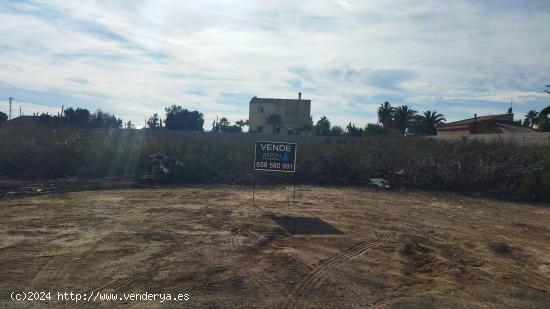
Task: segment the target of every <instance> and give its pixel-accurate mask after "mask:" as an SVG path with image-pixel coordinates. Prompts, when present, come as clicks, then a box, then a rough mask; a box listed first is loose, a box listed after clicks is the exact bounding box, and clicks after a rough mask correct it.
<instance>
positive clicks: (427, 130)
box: [411, 110, 446, 135]
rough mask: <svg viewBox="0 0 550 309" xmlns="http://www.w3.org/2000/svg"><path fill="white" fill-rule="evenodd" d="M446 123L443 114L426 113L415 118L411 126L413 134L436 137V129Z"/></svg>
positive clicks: (435, 112)
mask: <svg viewBox="0 0 550 309" xmlns="http://www.w3.org/2000/svg"><path fill="white" fill-rule="evenodd" d="M445 121H446V119H445V117H444V116H443V114H438V113H437V111H435V110H434V111H425V112H424V113H423V115H417V116H416V117H414V121H413V123H412V124H411V132H412V133H413V134H419V135H436V134H437V129H436V127H437V126H438V125H440V124H442V123H444V122H445Z"/></svg>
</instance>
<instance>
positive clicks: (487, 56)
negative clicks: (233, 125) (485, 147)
mask: <svg viewBox="0 0 550 309" xmlns="http://www.w3.org/2000/svg"><path fill="white" fill-rule="evenodd" d="M538 4H539V1H527V2H522V3H518V4H517V5H516V6H504V5H500V3H499V2H495V3H494V4H492V5H486V4H483V5H481V4H479V3H477V2H473V1H466V0H464V1H453V2H440V1H417V0H414V1H404V0H399V1H351V0H347V1H346V0H340V1H299V2H296V1H277V2H266V1H252V0H245V1H190V2H183V1H139V2H138V1H116V2H111V1H36V2H29V3H19V2H13V3H10V4H8V5H6V6H5V7H4V8H1V9H0V18H1V19H2V23H0V35H1V37H0V38H1V39H2V40H1V42H2V43H1V44H0V65H1V66H2V68H4V69H3V70H1V71H0V81H2V82H4V83H6V84H9V85H11V86H13V87H17V88H18V89H26V90H29V91H35V92H36V91H38V92H40V91H43V92H49V93H51V92H58V93H62V94H64V95H69V96H71V97H74V98H76V99H81V100H83V101H85V102H87V104H92V105H94V106H93V107H94V108H102V109H104V110H108V111H112V112H115V113H117V114H118V115H120V116H122V117H123V118H125V119H131V120H132V121H134V122H136V123H141V122H142V121H143V120H142V119H143V117H144V116H145V115H148V114H149V115H150V114H151V113H154V112H158V113H162V111H163V108H164V107H165V106H167V105H170V104H179V105H182V106H185V107H188V108H193V109H195V108H197V109H199V110H201V111H202V112H203V113H204V114H205V116H206V118H207V121H206V127H207V126H208V125H209V122H208V121H211V120H213V119H215V116H216V115H219V116H220V117H221V116H230V117H229V118H230V119H232V118H234V119H235V120H237V119H239V118H246V117H247V114H248V112H247V108H248V100H246V101H243V102H242V104H241V105H240V106H235V105H234V104H228V103H220V102H223V100H222V101H220V100H218V99H219V96H220V95H223V93H230V92H239V93H250V94H255V95H258V96H265V97H294V96H295V95H296V92H298V91H300V90H301V91H302V92H303V93H304V97H307V98H310V99H312V100H313V108H312V111H313V114H314V117H317V118H318V117H319V116H321V115H327V116H328V117H329V118H333V119H334V121H333V122H335V123H337V124H340V125H345V124H347V123H349V121H348V120H347V119H350V120H352V121H353V122H357V123H361V124H364V123H367V122H374V121H376V118H375V109H376V106H377V104H378V103H380V102H382V101H384V100H389V101H390V102H395V103H398V104H407V103H408V104H413V105H414V106H415V108H416V109H418V110H420V109H422V110H424V109H430V108H431V107H432V106H433V105H434V104H436V103H437V104H445V102H450V101H453V102H455V101H457V100H462V101H464V100H472V101H494V102H502V103H503V104H504V103H506V102H509V101H510V99H514V100H515V101H516V102H518V103H519V104H520V106H521V104H523V106H521V107H520V108H523V109H525V110H527V109H530V108H540V107H541V106H542V105H544V104H548V103H547V101H548V100H547V99H546V98H545V97H544V96H543V95H541V93H542V92H541V88H542V87H543V85H544V84H548V83H549V81H548V79H547V78H548V77H547V72H549V71H550V59H549V58H548V56H547V55H548V50H549V47H550V24H549V20H550V10H549V9H548V8H545V7H544V6H542V5H538ZM297 68H298V70H296V69H297ZM300 72H302V73H304V72H305V73H307V74H301V73H300ZM338 72H340V73H338ZM346 72H348V73H349V72H354V73H357V74H351V73H349V74H348V75H347V77H346V75H345V74H346ZM381 72H386V73H384V74H381ZM388 72H390V73H388ZM331 73H332V74H331ZM409 73H410V74H409ZM400 74H402V75H400ZM79 79H80V80H85V81H86V82H82V83H78V82H75V80H79ZM545 79H546V80H545ZM392 83H393V86H394V87H393V88H392V87H391V86H392ZM395 86H398V87H395ZM6 91H8V90H6ZM197 91H199V92H201V93H202V94H203V95H192V94H189V93H192V92H197ZM10 95H11V94H10V93H5V94H4V93H2V94H1V95H0V97H4V96H10ZM545 102H546V103H545ZM459 108H460V107H459ZM462 108H466V107H462ZM484 108H485V109H487V108H488V107H486V106H485V107H484V106H479V113H482V112H483V111H484V110H483V109H484ZM370 109H372V110H370ZM467 109H468V110H469V111H470V110H471V109H472V108H471V107H467ZM493 109H494V107H491V110H493ZM504 110H505V109H504ZM504 110H503V111H504ZM458 111H459V110H458V109H456V108H455V109H451V108H449V109H448V113H451V114H449V115H446V116H447V119H452V118H455V117H459V116H460V115H461V113H458ZM331 115H333V116H332V117H331Z"/></svg>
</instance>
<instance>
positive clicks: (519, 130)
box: [497, 123, 536, 133]
mask: <svg viewBox="0 0 550 309" xmlns="http://www.w3.org/2000/svg"><path fill="white" fill-rule="evenodd" d="M497 126H498V127H501V128H503V129H505V130H506V131H508V132H509V133H534V132H536V131H535V130H533V129H531V128H526V127H520V126H517V125H512V124H504V123H497Z"/></svg>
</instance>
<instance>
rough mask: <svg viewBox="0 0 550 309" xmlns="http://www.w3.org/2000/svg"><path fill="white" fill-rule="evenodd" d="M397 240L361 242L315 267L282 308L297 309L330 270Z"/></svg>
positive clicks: (387, 237) (383, 238) (384, 238)
mask: <svg viewBox="0 0 550 309" xmlns="http://www.w3.org/2000/svg"><path fill="white" fill-rule="evenodd" d="M396 238H397V237H396V236H395V235H391V234H386V235H380V236H378V237H376V238H375V239H373V240H369V241H363V242H360V243H358V244H356V245H354V246H352V247H350V248H349V249H347V250H345V251H342V252H340V253H338V254H336V255H333V256H332V257H330V258H328V259H326V260H324V261H322V262H321V263H319V264H318V265H317V266H315V268H313V270H312V271H311V272H310V273H309V274H308V275H307V276H306V277H305V278H304V280H302V281H301V282H300V283H298V284H297V285H296V286H295V287H294V288H293V289H292V290H291V291H290V293H289V294H288V296H287V297H286V299H285V300H284V301H283V303H282V304H281V307H282V308H295V307H296V306H297V304H298V301H299V298H300V297H301V296H302V295H304V294H307V293H308V292H309V290H311V289H312V288H315V287H316V286H319V285H320V284H321V282H322V280H324V279H325V278H326V273H327V271H328V270H329V269H330V268H332V267H334V266H336V265H338V264H341V263H343V262H345V261H348V260H351V259H352V258H354V257H356V256H359V255H361V254H363V253H365V252H367V251H368V250H370V249H372V248H375V247H378V246H381V245H382V244H384V243H385V242H386V241H389V240H393V239H396Z"/></svg>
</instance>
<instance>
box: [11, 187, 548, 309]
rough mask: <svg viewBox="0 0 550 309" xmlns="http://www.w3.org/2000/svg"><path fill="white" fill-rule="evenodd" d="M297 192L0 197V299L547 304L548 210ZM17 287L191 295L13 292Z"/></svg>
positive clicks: (338, 191) (442, 198) (153, 304)
mask: <svg viewBox="0 0 550 309" xmlns="http://www.w3.org/2000/svg"><path fill="white" fill-rule="evenodd" d="M292 194H293V193H292V187H278V188H258V189H257V190H256V203H255V205H252V192H251V190H250V188H245V187H190V188H160V189H159V188H156V189H127V190H120V189H119V190H103V191H88V192H70V193H56V194H49V195H43V196H35V197H23V198H8V199H1V200H0V295H1V299H0V307H9V308H11V307H17V308H28V307H36V308H39V307H40V308H43V307H67V306H71V307H100V308H110V307H113V306H114V305H115V304H116V305H122V306H124V307H128V308H145V307H147V308H176V307H177V308H181V307H190V308H192V307H197V308H199V307H200V308H243V307H244V308H264V307H268V308H304V307H306V308H365V307H374V308H384V307H385V308H440V307H443V308H453V307H456V308H505V307H515V308H518V307H519V308H548V305H549V304H550V207H544V206H543V205H530V204H520V203H510V202H501V201H494V200H488V199H482V198H471V197H463V196H459V195H452V194H435V193H421V192H415V193H410V192H403V193H395V192H391V193H390V192H383V191H376V190H370V189H365V188H325V187H306V186H301V187H297V191H296V201H295V202H293V201H292ZM308 218H309V219H308ZM315 218H317V219H319V220H317V219H315ZM279 224H281V225H282V226H281V225H279ZM12 291H55V293H57V291H74V292H81V293H87V294H88V295H90V294H91V293H95V295H98V294H97V293H119V294H120V295H122V294H123V293H143V292H145V291H147V292H149V293H173V294H177V293H188V294H189V300H188V301H184V302H164V303H160V302H158V301H148V302H143V301H117V302H113V301H96V302H93V301H90V302H82V301H81V302H79V303H76V304H75V303H72V302H59V301H57V299H56V298H57V294H56V295H55V298H54V299H53V300H51V301H44V302H13V301H11V300H10V293H11V292H12ZM52 296H54V295H52ZM46 304H47V305H46Z"/></svg>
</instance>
